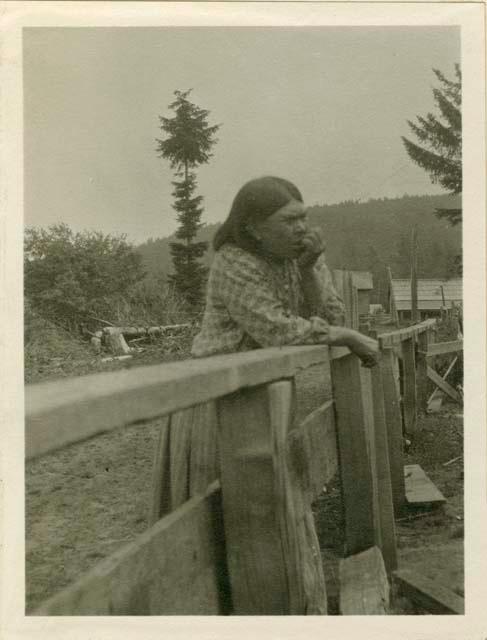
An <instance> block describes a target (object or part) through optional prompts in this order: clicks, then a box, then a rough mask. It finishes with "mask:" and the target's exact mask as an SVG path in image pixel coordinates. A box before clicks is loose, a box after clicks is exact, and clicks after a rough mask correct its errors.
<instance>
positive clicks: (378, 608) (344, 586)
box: [339, 547, 390, 616]
mask: <svg viewBox="0 0 487 640" xmlns="http://www.w3.org/2000/svg"><path fill="white" fill-rule="evenodd" d="M339 573H340V613H341V614H342V615H343V616H353V615H355V616H359V615H387V614H388V613H389V597H390V589H389V583H388V581H387V574H386V570H385V566H384V561H383V559H382V554H381V552H380V549H378V548H377V547H371V548H370V549H367V550H366V551H363V552H362V553H359V554H357V555H354V556H350V557H349V558H345V559H344V560H341V561H340V568H339Z"/></svg>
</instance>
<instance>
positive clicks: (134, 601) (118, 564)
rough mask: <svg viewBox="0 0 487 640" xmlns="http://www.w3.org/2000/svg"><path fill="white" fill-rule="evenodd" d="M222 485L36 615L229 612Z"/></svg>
mask: <svg viewBox="0 0 487 640" xmlns="http://www.w3.org/2000/svg"><path fill="white" fill-rule="evenodd" d="M222 537H223V522H222V516H221V492H220V485H219V482H218V481H217V482H214V483H213V484H212V485H211V486H210V487H209V488H208V491H207V492H206V494H204V495H201V496H198V497H195V498H192V499H191V500H189V501H188V502H186V503H185V504H184V505H182V506H181V507H180V508H179V509H177V510H176V511H173V512H172V513H171V514H169V515H168V516H166V517H164V518H163V519H162V520H160V521H159V522H158V523H157V524H156V525H154V526H153V527H151V528H150V529H148V530H147V531H146V532H145V533H143V534H141V535H140V536H139V537H138V538H137V539H136V540H135V541H134V542H132V543H131V544H129V545H127V546H125V547H123V548H122V549H120V550H119V551H117V552H115V553H114V554H113V555H111V556H109V557H108V558H106V559H105V560H103V561H102V562H100V563H99V564H98V565H97V566H95V567H94V568H93V569H92V570H91V571H89V572H88V573H87V574H86V575H85V576H83V577H82V578H80V579H79V580H78V581H77V582H75V583H74V584H73V585H71V586H69V587H67V588H66V589H64V590H63V591H61V592H60V593H58V594H57V595H55V596H54V597H52V598H50V599H49V600H47V601H46V602H45V603H44V604H43V605H41V607H39V608H38V609H37V610H35V611H34V612H33V615H40V616H84V615H91V616H99V615H105V616H106V615H115V616H135V615H146V616H149V615H151V616H153V615H212V614H213V615H218V614H222V613H229V594H228V583H227V573H226V571H227V570H226V561H225V552H224V545H222V543H221V540H222Z"/></svg>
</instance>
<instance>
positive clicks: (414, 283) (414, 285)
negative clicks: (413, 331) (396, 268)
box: [411, 225, 419, 322]
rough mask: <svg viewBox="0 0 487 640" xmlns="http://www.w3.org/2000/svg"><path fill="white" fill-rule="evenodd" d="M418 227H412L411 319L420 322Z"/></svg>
mask: <svg viewBox="0 0 487 640" xmlns="http://www.w3.org/2000/svg"><path fill="white" fill-rule="evenodd" d="M417 236H418V228H417V226H416V225H413V228H412V229H411V319H412V321H413V322H419V310H418V237H417Z"/></svg>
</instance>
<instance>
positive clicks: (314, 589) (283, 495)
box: [267, 381, 327, 615]
mask: <svg viewBox="0 0 487 640" xmlns="http://www.w3.org/2000/svg"><path fill="white" fill-rule="evenodd" d="M267 393H268V396H269V417H270V426H271V434H272V450H273V452H274V454H273V462H274V470H275V478H276V481H277V491H276V498H277V514H278V521H279V528H280V538H281V545H282V548H283V553H284V559H285V562H286V565H287V568H286V573H287V576H288V585H289V586H288V590H289V596H290V611H291V612H296V613H301V614H306V615H326V613H327V596H326V587H325V577H324V575H323V565H322V561H321V553H320V545H319V541H318V537H317V535H316V529H315V523H314V517H313V512H312V510H311V502H310V500H309V499H308V496H307V495H306V493H305V492H304V491H303V489H302V485H303V482H302V480H301V481H299V480H298V475H297V474H296V473H295V470H293V469H292V467H290V466H289V465H287V464H286V462H287V460H288V457H289V456H288V451H289V447H288V444H289V435H290V432H291V429H292V426H293V424H294V415H295V397H296V396H295V386H294V381H293V382H292V383H291V382H290V381H281V382H274V383H272V384H270V385H268V387H267Z"/></svg>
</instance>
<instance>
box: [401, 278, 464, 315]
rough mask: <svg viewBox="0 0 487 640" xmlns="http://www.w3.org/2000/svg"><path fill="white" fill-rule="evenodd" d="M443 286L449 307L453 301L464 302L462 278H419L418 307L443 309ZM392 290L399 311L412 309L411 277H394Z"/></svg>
mask: <svg viewBox="0 0 487 640" xmlns="http://www.w3.org/2000/svg"><path fill="white" fill-rule="evenodd" d="M441 287H443V293H444V296H445V303H446V306H447V307H451V304H452V302H454V303H455V304H460V303H461V302H462V298H463V295H462V279H461V278H452V279H451V280H441V279H421V278H420V279H418V309H421V310H426V309H441V307H442V305H443V300H442V296H441ZM392 291H393V295H394V301H395V304H396V309H397V310H398V311H401V310H404V309H411V281H410V280H409V278H404V279H393V280H392Z"/></svg>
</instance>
